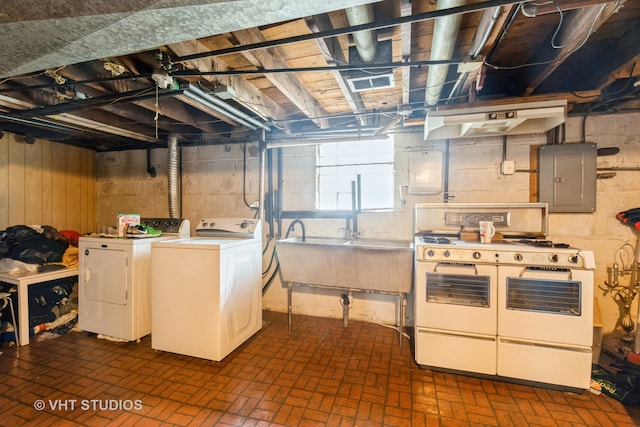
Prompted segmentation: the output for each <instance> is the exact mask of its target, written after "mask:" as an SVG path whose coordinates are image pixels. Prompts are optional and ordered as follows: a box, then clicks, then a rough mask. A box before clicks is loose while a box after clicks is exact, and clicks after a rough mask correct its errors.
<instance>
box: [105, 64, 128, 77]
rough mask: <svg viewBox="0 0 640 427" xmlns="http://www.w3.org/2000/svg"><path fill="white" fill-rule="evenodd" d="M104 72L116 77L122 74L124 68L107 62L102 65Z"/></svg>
mask: <svg viewBox="0 0 640 427" xmlns="http://www.w3.org/2000/svg"><path fill="white" fill-rule="evenodd" d="M102 66H103V67H104V69H105V70H107V71H111V75H112V76H113V77H118V76H121V75H123V74H124V67H123V66H122V65H120V64H116V63H115V62H111V61H107V62H105V63H104V64H102Z"/></svg>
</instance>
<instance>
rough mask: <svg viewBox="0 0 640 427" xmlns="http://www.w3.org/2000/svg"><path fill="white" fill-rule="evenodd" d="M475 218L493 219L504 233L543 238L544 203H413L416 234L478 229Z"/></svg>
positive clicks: (545, 227)
mask: <svg viewBox="0 0 640 427" xmlns="http://www.w3.org/2000/svg"><path fill="white" fill-rule="evenodd" d="M478 221H493V223H494V226H495V227H496V232H498V233H502V234H503V235H505V236H527V237H546V236H547V233H548V226H549V215H548V206H547V204H546V203H421V204H417V205H416V206H415V217H414V225H415V227H414V228H415V233H416V234H424V233H427V234H448V235H451V234H456V233H459V232H460V231H476V230H478Z"/></svg>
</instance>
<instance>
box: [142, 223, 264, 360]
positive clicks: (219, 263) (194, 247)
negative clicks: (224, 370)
mask: <svg viewBox="0 0 640 427" xmlns="http://www.w3.org/2000/svg"><path fill="white" fill-rule="evenodd" d="M151 246H152V249H151V264H152V273H151V282H152V296H151V299H152V329H151V330H152V332H151V347H152V348H153V349H155V350H162V351H167V352H171V353H177V354H183V355H187V356H193V357H199V358H202V359H208V360H214V361H220V360H222V359H223V358H224V357H226V356H227V355H228V354H229V353H231V352H232V351H233V350H234V349H236V348H237V347H238V346H240V345H241V344H242V343H244V342H245V341H246V340H248V339H249V338H250V337H251V336H252V335H253V334H255V333H256V332H257V331H258V330H260V328H262V238H261V224H260V221H259V220H253V219H250V220H247V219H237V218H222V219H204V220H202V221H200V223H199V224H198V227H197V228H196V237H191V238H187V239H176V240H166V241H161V242H154V243H153V244H152V245H151Z"/></svg>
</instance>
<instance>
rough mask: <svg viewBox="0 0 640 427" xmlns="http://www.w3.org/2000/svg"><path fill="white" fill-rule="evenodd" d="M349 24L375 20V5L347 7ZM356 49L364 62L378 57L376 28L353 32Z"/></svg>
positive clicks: (354, 24) (360, 23)
mask: <svg viewBox="0 0 640 427" xmlns="http://www.w3.org/2000/svg"><path fill="white" fill-rule="evenodd" d="M346 12H347V19H348V20H349V25H351V26H352V27H353V26H356V25H362V24H369V23H371V22H373V20H374V15H373V6H372V5H371V4H365V5H361V6H354V7H350V8H348V9H346ZM353 40H354V42H355V44H356V50H357V51H358V55H359V56H360V59H362V62H364V63H366V64H368V63H371V62H373V61H374V60H375V59H376V55H377V53H378V39H377V37H376V32H375V30H364V31H356V32H355V33H353Z"/></svg>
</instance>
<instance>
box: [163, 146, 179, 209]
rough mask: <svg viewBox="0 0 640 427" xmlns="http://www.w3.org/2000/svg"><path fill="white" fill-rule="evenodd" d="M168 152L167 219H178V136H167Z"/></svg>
mask: <svg viewBox="0 0 640 427" xmlns="http://www.w3.org/2000/svg"><path fill="white" fill-rule="evenodd" d="M167 145H168V147H169V151H168V153H167V163H168V167H167V187H168V192H169V218H180V217H181V215H182V209H181V206H180V198H181V197H180V196H181V195H180V154H179V152H178V135H174V134H171V135H169V141H168V144H167Z"/></svg>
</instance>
